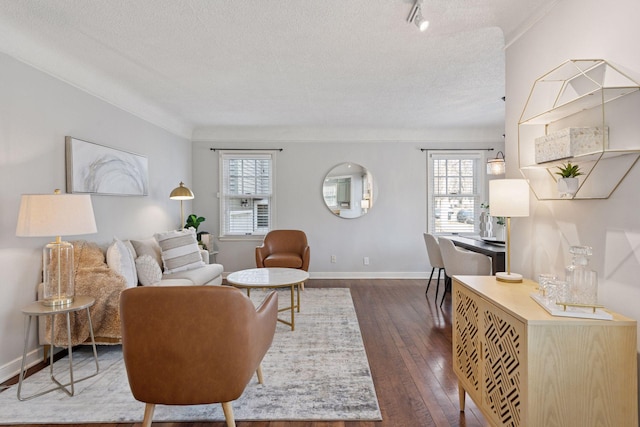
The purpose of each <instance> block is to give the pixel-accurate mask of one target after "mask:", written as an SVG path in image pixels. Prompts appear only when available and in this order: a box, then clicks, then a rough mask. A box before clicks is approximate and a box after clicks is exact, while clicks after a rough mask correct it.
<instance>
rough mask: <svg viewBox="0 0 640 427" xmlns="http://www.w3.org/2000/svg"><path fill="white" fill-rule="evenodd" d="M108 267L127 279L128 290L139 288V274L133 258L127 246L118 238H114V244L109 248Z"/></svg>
mask: <svg viewBox="0 0 640 427" xmlns="http://www.w3.org/2000/svg"><path fill="white" fill-rule="evenodd" d="M107 265H108V266H109V268H111V269H112V270H113V271H115V272H116V273H118V274H119V275H121V276H123V277H124V278H125V280H126V281H127V287H128V288H132V287H134V286H138V274H137V273H136V265H135V262H134V260H133V256H132V255H131V252H130V251H129V249H127V247H126V246H125V244H124V243H122V241H120V240H118V239H117V238H114V239H113V243H112V244H111V245H110V246H109V247H108V248H107Z"/></svg>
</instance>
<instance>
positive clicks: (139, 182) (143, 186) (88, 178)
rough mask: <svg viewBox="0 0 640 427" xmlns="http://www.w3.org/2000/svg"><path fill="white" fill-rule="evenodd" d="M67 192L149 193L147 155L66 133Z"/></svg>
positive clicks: (142, 194)
mask: <svg viewBox="0 0 640 427" xmlns="http://www.w3.org/2000/svg"><path fill="white" fill-rule="evenodd" d="M65 144H66V146H65V148H66V164H67V193H89V194H103V195H119V196H147V195H148V194H149V168H148V161H147V158H146V156H141V155H139V154H134V153H129V152H127V151H122V150H117V149H115V148H110V147H106V146H104V145H99V144H94V143H92V142H87V141H83V140H81V139H77V138H73V137H71V136H67V137H65Z"/></svg>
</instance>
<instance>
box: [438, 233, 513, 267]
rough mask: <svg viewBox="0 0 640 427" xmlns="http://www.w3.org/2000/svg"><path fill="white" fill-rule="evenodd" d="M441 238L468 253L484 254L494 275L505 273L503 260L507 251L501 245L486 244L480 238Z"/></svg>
mask: <svg viewBox="0 0 640 427" xmlns="http://www.w3.org/2000/svg"><path fill="white" fill-rule="evenodd" d="M442 237H443V238H445V239H449V240H451V241H452V242H453V244H454V245H456V246H460V247H461V248H464V249H466V250H468V251H472V252H478V253H481V254H484V255H486V256H488V257H489V258H491V268H492V270H493V274H494V275H495V274H496V271H506V270H505V261H504V258H505V253H506V252H507V250H506V249H505V247H504V246H503V245H495V244H491V243H486V242H485V241H483V240H482V239H480V237H472V236H469V237H462V236H455V235H454V236H442Z"/></svg>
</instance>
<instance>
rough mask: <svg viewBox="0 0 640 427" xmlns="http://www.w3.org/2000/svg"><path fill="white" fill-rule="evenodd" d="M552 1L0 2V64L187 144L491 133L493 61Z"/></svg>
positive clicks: (497, 95)
mask: <svg viewBox="0 0 640 427" xmlns="http://www.w3.org/2000/svg"><path fill="white" fill-rule="evenodd" d="M558 1H560V0H425V3H424V4H423V15H425V18H426V19H428V20H429V21H430V22H431V25H430V27H429V28H428V29H427V31H425V32H424V33H421V32H420V31H418V29H417V28H416V27H415V26H414V25H411V24H409V23H407V22H406V18H407V15H408V14H409V11H410V10H411V7H412V5H413V1H411V0H366V1H365V0H316V1H303V0H245V1H239V0H2V1H0V51H2V52H5V53H7V54H9V55H11V56H14V57H16V58H18V59H20V60H22V61H24V62H26V63H28V64H31V65H33V66H35V67H36V68H38V69H41V70H43V71H45V72H48V73H50V74H52V75H54V76H56V77H58V78H61V79H63V80H65V81H67V82H69V83H71V84H73V85H75V86H77V87H79V88H81V89H83V90H86V91H88V92H90V93H92V94H94V95H96V96H98V97H100V98H102V99H105V100H107V101H109V102H112V103H113V104H115V105H118V106H120V107H122V108H124V109H125V110H127V111H130V112H132V113H135V114H137V115H139V116H141V117H143V118H145V119H147V120H150V121H152V122H154V123H156V124H159V125H161V126H163V127H164V128H166V129H169V130H171V131H173V132H175V133H177V134H180V135H183V136H190V135H191V132H192V131H193V130H194V129H209V128H213V127H242V126H260V127H269V126H276V127H331V128H343V127H348V128H403V129H425V128H442V127H469V126H474V127H475V126H479V127H497V128H500V127H501V126H502V123H503V121H504V103H503V102H502V101H501V98H502V97H503V96H504V84H505V83H504V75H505V72H504V48H505V43H508V42H509V41H510V40H513V39H514V38H517V36H518V34H519V33H520V32H521V31H524V30H526V28H527V27H528V26H530V25H531V24H533V23H534V22H535V21H536V20H537V19H538V18H539V17H541V16H542V15H543V14H544V13H546V12H547V11H548V10H549V9H550V8H551V7H553V5H554V4H555V3H557V2H558Z"/></svg>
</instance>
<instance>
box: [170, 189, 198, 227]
mask: <svg viewBox="0 0 640 427" xmlns="http://www.w3.org/2000/svg"><path fill="white" fill-rule="evenodd" d="M193 197H194V196H193V192H192V191H191V190H189V188H188V187H185V186H184V182H182V181H180V185H179V186H177V187H176V188H174V189H173V191H171V194H169V198H170V199H171V200H180V229H184V209H183V207H182V201H183V200H191V199H193Z"/></svg>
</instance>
